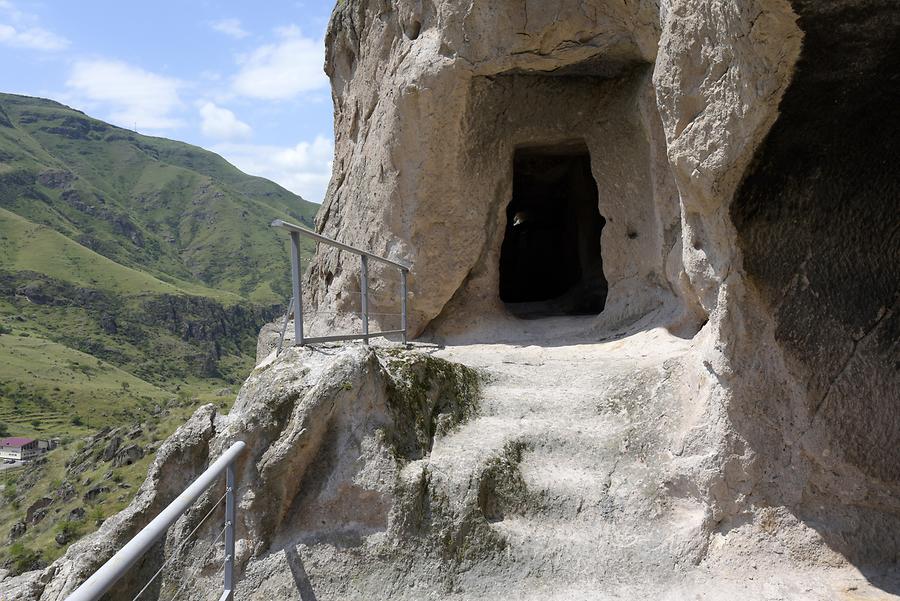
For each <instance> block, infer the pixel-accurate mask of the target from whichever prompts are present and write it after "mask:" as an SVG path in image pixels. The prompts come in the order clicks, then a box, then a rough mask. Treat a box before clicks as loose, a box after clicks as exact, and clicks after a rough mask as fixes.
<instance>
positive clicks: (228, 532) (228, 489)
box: [223, 463, 235, 592]
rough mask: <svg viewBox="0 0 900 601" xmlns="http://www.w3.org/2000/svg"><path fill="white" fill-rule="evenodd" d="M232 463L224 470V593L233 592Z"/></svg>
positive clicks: (233, 513)
mask: <svg viewBox="0 0 900 601" xmlns="http://www.w3.org/2000/svg"><path fill="white" fill-rule="evenodd" d="M234 493H235V490H234V463H229V464H228V467H226V468H225V570H224V571H225V573H224V575H223V579H224V585H225V592H229V591H233V590H234V525H235V511H234V496H235V495H234Z"/></svg>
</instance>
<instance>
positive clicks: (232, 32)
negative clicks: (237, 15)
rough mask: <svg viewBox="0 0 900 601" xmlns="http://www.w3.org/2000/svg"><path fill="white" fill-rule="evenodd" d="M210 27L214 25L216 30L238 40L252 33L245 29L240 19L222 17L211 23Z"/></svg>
mask: <svg viewBox="0 0 900 601" xmlns="http://www.w3.org/2000/svg"><path fill="white" fill-rule="evenodd" d="M210 27H212V28H213V29H214V30H215V31H218V32H219V33H224V34H225V35H227V36H229V37H232V38H234V39H236V40H240V39H242V38H245V37H247V36H248V35H250V33H249V32H247V30H245V29H244V27H243V26H242V25H241V20H240V19H221V20H219V21H215V22H213V23H210Z"/></svg>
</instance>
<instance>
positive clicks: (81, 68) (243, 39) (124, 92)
mask: <svg viewBox="0 0 900 601" xmlns="http://www.w3.org/2000/svg"><path fill="white" fill-rule="evenodd" d="M333 6H334V2H333V0H305V1H302V2H300V1H287V0H283V1H267V0H257V1H255V2H249V1H246V0H244V1H238V0H233V1H227V2H223V1H212V0H182V1H180V2H178V1H170V0H155V1H153V2H149V1H133V0H43V1H41V0H34V1H29V0H0V91H4V92H12V93H17V94H28V95H33V96H42V97H45V98H52V99H53V100H57V101H59V102H62V103H64V104H67V105H69V106H72V107H74V108H77V109H80V110H83V111H84V112H86V113H88V114H89V115H91V116H94V117H97V118H99V119H103V120H104V121H109V122H111V123H115V124H116V125H120V126H123V127H127V128H130V129H131V128H135V127H136V128H137V130H138V131H139V132H141V133H145V134H150V135H158V136H164V137H167V138H173V139H176V140H183V141H185V142H190V143H192V144H197V145H198V146H202V147H204V148H208V149H210V150H213V151H215V152H218V153H219V154H221V155H222V156H224V157H225V158H226V159H228V160H229V161H231V162H232V163H234V164H235V165H237V166H238V167H239V168H241V169H243V170H244V171H246V172H247V173H252V174H254V175H261V176H263V177H267V178H269V179H272V180H274V181H276V182H278V183H280V184H281V185H283V186H284V187H286V188H288V189H290V190H292V191H294V192H296V193H298V194H300V195H301V196H303V197H304V198H306V199H308V200H311V201H314V202H321V200H322V197H323V195H324V193H325V188H326V187H327V184H328V178H329V177H330V173H331V159H332V152H333V151H332V105H331V92H330V89H329V87H328V80H327V78H326V77H325V75H324V73H323V71H322V65H323V63H324V55H325V49H324V42H323V39H324V35H325V28H326V26H327V23H328V17H329V16H330V14H331V9H332V7H333Z"/></svg>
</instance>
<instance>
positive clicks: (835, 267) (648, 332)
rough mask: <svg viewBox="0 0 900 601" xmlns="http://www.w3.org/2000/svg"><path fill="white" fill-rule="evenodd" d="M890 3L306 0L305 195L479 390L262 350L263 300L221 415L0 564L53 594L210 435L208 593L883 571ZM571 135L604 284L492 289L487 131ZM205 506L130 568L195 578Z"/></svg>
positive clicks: (396, 365) (433, 594)
mask: <svg viewBox="0 0 900 601" xmlns="http://www.w3.org/2000/svg"><path fill="white" fill-rule="evenodd" d="M898 23H900V8H898V6H897V4H896V2H890V1H889V0H821V1H812V0H810V1H807V0H791V1H788V0H747V1H746V2H728V1H725V0H671V1H663V2H657V1H651V0H647V1H636V2H610V1H605V0H603V1H601V0H578V1H576V0H571V1H570V0H560V1H558V2H532V1H528V2H513V1H511V0H498V1H494V2H479V1H476V2H461V1H458V0H431V1H424V2H422V1H419V0H397V1H396V2H384V1H382V0H347V1H345V2H339V3H338V5H337V6H336V8H335V11H334V14H333V17H332V20H331V23H330V25H329V31H328V38H327V46H328V49H327V64H326V70H327V72H328V74H329V76H330V78H331V81H332V89H333V95H334V103H335V135H336V144H335V162H334V177H333V179H332V182H331V185H330V188H329V192H328V195H327V198H326V201H325V203H324V204H323V207H322V210H321V211H320V213H319V216H318V219H317V229H318V230H319V231H321V232H322V233H324V234H326V235H329V236H332V237H335V238H337V239H339V240H342V241H344V242H347V243H350V244H353V245H355V246H359V247H363V248H367V249H370V250H372V251H373V252H376V253H379V254H384V255H386V256H389V257H391V258H395V259H400V260H404V261H408V262H410V264H411V266H412V273H411V277H410V308H411V312H412V314H411V316H412V319H411V328H412V331H413V333H414V334H419V335H422V336H423V337H424V338H428V339H430V340H433V341H438V342H452V343H457V344H459V346H455V347H448V349H445V350H441V351H436V350H434V349H431V350H430V351H429V352H430V353H431V354H433V355H435V356H441V357H446V358H450V359H453V360H454V361H457V362H460V363H462V364H465V365H468V366H469V367H470V368H477V369H481V370H483V371H484V372H485V373H486V382H485V384H484V385H483V389H482V392H483V394H482V396H481V397H480V398H479V399H478V400H477V402H476V398H475V397H474V396H473V394H472V393H473V390H474V378H473V375H472V372H471V371H469V368H463V367H461V366H459V365H452V364H449V363H442V362H438V361H437V359H436V358H435V357H428V356H425V355H422V354H415V353H413V354H409V353H406V352H401V351H396V350H394V351H386V350H379V351H377V352H372V351H367V350H365V349H363V348H361V347H359V346H354V345H349V346H346V347H341V348H330V347H325V348H321V349H307V350H303V351H299V350H296V349H290V350H287V351H286V352H285V353H283V354H282V355H281V356H280V357H279V358H278V359H277V360H274V361H273V360H272V357H271V351H272V349H273V348H274V346H275V343H276V341H277V337H278V332H279V330H280V324H277V325H275V324H273V325H270V326H267V327H266V328H264V330H263V332H262V333H261V336H260V341H259V346H258V358H259V360H260V361H261V363H260V366H259V367H258V368H257V370H256V371H255V372H254V374H253V375H252V376H251V377H250V379H249V380H248V381H247V383H246V384H245V386H244V388H243V389H242V391H241V393H240V396H239V399H238V403H237V404H236V406H235V408H234V410H233V412H232V414H231V415H229V416H221V415H216V414H215V413H214V410H213V409H212V408H206V409H204V410H202V411H201V412H199V413H198V414H197V415H196V416H195V417H194V418H193V420H192V421H191V422H190V423H189V424H188V425H186V426H185V428H183V429H182V430H180V431H179V433H177V434H176V435H175V436H174V437H173V438H172V439H171V440H170V441H169V442H167V443H166V444H165V445H163V446H162V447H161V448H160V450H159V452H158V453H159V454H158V456H157V461H156V463H155V465H154V469H153V470H152V471H151V474H150V476H149V477H148V480H147V483H145V485H144V487H143V488H142V490H141V493H140V494H139V495H138V497H137V499H136V500H135V502H134V503H133V504H132V506H131V507H129V509H127V510H126V511H125V512H123V513H122V514H120V515H119V516H116V517H115V518H112V519H110V520H108V521H107V523H106V524H104V526H103V528H102V529H101V531H100V532H99V533H98V534H97V535H95V536H93V537H90V538H89V539H87V540H85V541H82V542H80V543H77V544H76V545H74V546H73V547H72V549H71V550H70V552H69V553H68V554H67V556H66V557H65V558H64V559H62V560H60V561H59V562H57V563H55V564H53V565H52V566H50V567H49V568H47V569H46V570H43V571H41V572H33V573H30V574H28V575H25V576H23V577H21V578H17V579H13V580H7V581H0V594H4V593H5V594H6V595H7V596H11V598H12V599H42V600H50V599H53V600H54V601H56V600H59V599H62V598H63V596H64V592H65V591H68V590H71V588H72V587H74V586H75V585H76V583H77V582H79V581H80V580H81V579H83V578H84V577H86V575H87V574H88V573H90V571H91V570H92V569H94V568H96V566H97V565H99V563H100V562H101V561H102V560H103V559H104V558H106V557H108V556H109V555H110V554H111V552H112V549H113V548H115V547H116V546H117V545H120V544H121V543H122V542H123V541H124V540H126V539H127V538H128V537H129V536H130V535H131V534H133V532H135V531H136V529H137V528H139V527H140V525H141V524H143V523H146V521H147V519H149V516H151V515H153V513H154V511H158V509H159V508H161V506H162V505H163V504H164V503H165V502H167V501H168V500H170V499H171V498H173V496H174V495H175V494H176V492H177V491H178V490H180V489H181V487H183V484H184V482H185V481H186V480H188V479H189V478H190V477H191V476H192V475H195V474H197V473H199V472H200V471H202V468H203V466H205V465H206V464H207V463H208V461H209V459H210V458H211V457H213V456H215V455H216V454H217V453H219V452H221V450H222V449H224V448H226V447H227V446H228V445H229V444H230V443H231V442H233V441H235V440H239V439H240V440H245V441H247V442H248V444H249V445H250V450H249V452H248V454H247V456H246V457H245V458H244V459H243V460H242V463H241V465H240V466H239V478H240V482H241V483H242V484H241V487H242V488H241V490H240V507H239V512H240V516H241V517H240V520H239V522H240V524H239V532H238V538H239V542H238V560H239V572H240V584H239V591H238V593H239V595H238V596H239V597H240V598H246V599H266V600H269V599H277V598H296V597H297V596H299V597H300V598H301V599H303V600H304V601H306V600H308V599H319V600H321V601H326V600H331V599H371V598H385V599H386V598H391V599H409V600H417V601H418V600H421V599H459V600H462V599H537V598H541V599H566V600H570V599H585V600H587V599H592V600H593V599H639V598H640V599H645V598H650V599H673V600H674V599H692V598H703V599H728V600H729V601H733V600H743V599H747V600H749V599H754V600H756V599H767V600H769V599H771V600H773V601H774V600H776V599H791V600H810V601H812V600H815V601H819V600H822V601H825V600H832V599H846V600H851V599H895V598H897V594H898V593H900V575H898V574H900V569H898V561H900V559H898V557H900V556H898V553H900V539H898V533H900V504H898V498H900V474H898V472H897V466H898V465H900V461H898V459H900V458H898V456H897V452H898V451H897V449H898V445H897V444H896V443H897V437H898V432H900V408H898V407H897V403H896V401H897V398H898V397H900V374H898V372H897V369H896V367H897V361H898V346H897V341H898V340H900V334H898V325H897V324H898V317H897V316H898V306H897V299H898V290H900V283H898V282H900V274H898V271H897V270H898V266H900V237H898V236H897V231H898V230H897V198H898V175H897V170H896V168H895V167H894V166H893V165H892V164H891V163H890V159H889V157H892V154H891V152H890V151H891V150H892V149H895V148H896V144H897V143H896V140H897V139H898V133H900V131H898V121H897V116H896V110H895V109H893V107H895V106H897V105H898V104H900V103H898V100H900V98H898V96H900V94H898V88H897V85H898V82H900V75H898V68H897V64H896V59H895V58H894V57H896V56H897V55H898V46H897V36H896V34H895V32H896V29H897V25H898ZM573 143H577V144H578V145H579V148H582V147H583V148H586V149H587V152H588V153H589V155H590V170H591V173H592V176H593V179H594V180H595V183H596V187H597V203H598V209H599V212H600V214H601V216H602V217H603V219H604V225H603V229H602V234H601V238H600V239H601V247H602V248H601V251H602V272H603V275H604V278H605V280H606V282H605V283H606V284H608V296H607V298H606V302H605V305H604V307H603V311H602V312H601V313H600V314H599V315H587V316H579V317H571V316H566V317H563V316H554V317H549V318H543V319H534V320H522V319H518V318H516V317H515V316H514V315H513V314H512V312H511V311H510V308H509V307H508V306H506V305H505V304H504V302H503V301H502V300H501V299H500V296H499V293H498V291H499V280H500V277H501V276H500V270H501V267H500V263H501V254H502V246H503V242H504V236H505V235H506V234H505V232H508V231H509V228H510V225H509V223H508V220H509V219H511V218H512V217H513V215H512V214H511V211H509V210H508V208H509V207H510V206H511V204H510V203H511V198H512V197H514V196H515V193H516V191H515V189H514V188H515V186H514V181H515V174H514V161H515V156H516V152H517V151H518V150H520V149H522V148H527V149H535V148H537V149H541V148H543V149H551V150H552V149H556V150H557V151H558V150H559V149H565V148H569V147H571V145H572V144H573ZM893 154H896V153H893ZM357 270H358V258H357V257H354V256H349V255H347V254H338V253H332V252H330V251H328V250H327V249H320V253H319V254H318V255H317V256H316V257H315V258H314V260H313V263H312V266H311V268H310V270H309V272H308V273H307V276H306V281H305V291H306V297H305V298H304V306H305V307H306V308H308V309H309V310H310V313H309V322H308V324H307V327H308V331H307V333H308V334H313V335H315V334H325V333H334V332H335V330H346V329H350V328H358V326H359V324H358V323H357V320H356V317H354V316H353V313H354V312H357V311H359V307H360V294H359V286H358V271H357ZM371 271H372V273H371V282H372V290H371V301H372V310H373V312H374V313H375V315H373V320H372V321H373V328H375V327H385V328H388V329H393V328H395V327H397V325H398V316H397V315H396V313H397V309H398V307H399V302H398V297H397V291H398V286H397V281H396V277H395V274H393V273H391V272H390V270H383V269H382V268H381V267H380V266H377V265H375V266H373V267H372V270H371ZM316 311H318V312H316ZM290 334H291V328H290V327H289V328H288V344H290ZM504 342H506V343H507V344H503V343H504ZM511 342H515V343H518V344H519V346H515V345H512V344H508V343H511ZM475 343H482V344H475ZM110 435H111V433H110ZM219 496H221V490H213V491H211V492H210V493H209V495H208V498H207V499H205V500H204V502H203V503H201V504H200V506H198V508H197V509H196V511H194V512H192V513H191V514H190V515H188V516H186V517H185V518H184V519H183V520H181V521H180V522H179V524H178V525H177V527H176V528H175V529H174V530H173V532H172V533H171V534H170V536H169V538H168V539H167V540H166V541H165V543H164V544H161V545H160V546H159V548H158V549H157V550H156V551H155V554H153V555H151V557H150V558H149V559H148V560H147V561H146V562H145V564H144V565H143V566H142V568H141V572H140V573H137V574H136V575H135V577H134V579H133V580H129V581H126V582H123V583H122V590H121V594H122V595H124V594H125V593H126V592H129V591H132V590H133V588H134V586H135V585H136V583H137V581H138V580H137V579H138V577H145V576H147V575H149V573H152V571H153V570H155V569H156V568H157V567H158V566H159V565H160V564H161V562H162V558H163V557H165V556H171V555H172V554H173V553H176V551H177V550H178V549H179V547H178V545H179V544H180V543H181V542H182V541H183V540H184V535H185V534H186V533H187V532H189V531H190V530H191V529H192V528H193V527H194V525H195V524H196V522H197V520H198V519H199V518H200V517H201V516H202V515H203V514H204V513H205V512H206V511H207V510H208V509H209V506H210V504H211V503H212V502H213V501H214V500H215V499H218V498H219ZM215 515H217V516H219V515H220V514H218V513H217V514H215ZM216 534H217V531H216V530H215V528H214V526H212V525H207V526H205V527H204V529H202V530H201V536H200V538H199V539H198V540H199V542H197V543H196V544H191V545H187V546H186V547H185V548H184V549H182V550H180V551H178V553H181V554H182V555H183V558H182V559H184V562H183V563H182V564H180V565H183V566H194V567H190V568H184V569H178V570H167V571H166V572H165V578H164V580H163V582H162V583H161V585H160V587H161V588H158V589H156V590H154V591H151V595H154V594H158V593H159V592H160V591H162V592H164V593H167V594H168V593H171V592H174V590H176V589H177V588H178V587H179V586H181V584H182V583H187V584H188V587H189V591H188V594H191V593H192V592H193V593H195V596H196V598H200V597H199V594H200V593H199V591H209V590H212V589H213V588H217V586H218V572H217V571H216V568H215V566H216V565H217V562H220V561H221V558H222V557H221V556H222V551H221V546H220V544H219V545H218V546H216V545H212V541H213V540H214V539H215V535H216ZM123 598H125V597H123ZM128 598H130V597H128ZM4 599H5V597H4Z"/></svg>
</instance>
